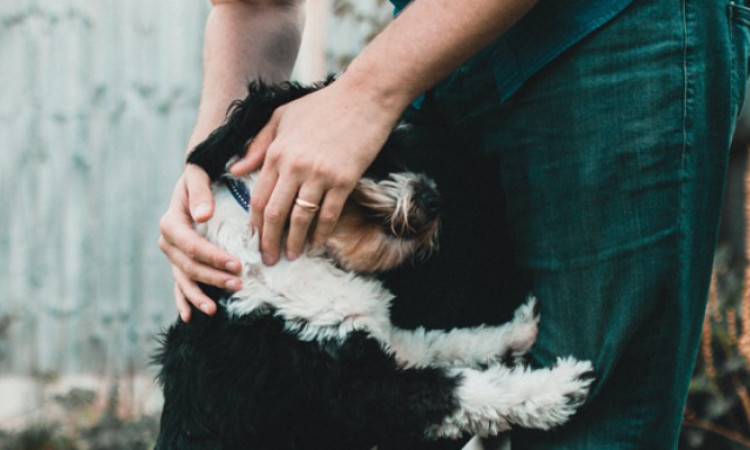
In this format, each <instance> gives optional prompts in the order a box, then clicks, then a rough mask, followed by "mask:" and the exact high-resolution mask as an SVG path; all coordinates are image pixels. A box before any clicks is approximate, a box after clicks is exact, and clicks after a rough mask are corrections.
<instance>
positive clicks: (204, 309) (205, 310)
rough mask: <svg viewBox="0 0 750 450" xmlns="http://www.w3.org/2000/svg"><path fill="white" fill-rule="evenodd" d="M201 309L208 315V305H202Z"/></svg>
mask: <svg viewBox="0 0 750 450" xmlns="http://www.w3.org/2000/svg"><path fill="white" fill-rule="evenodd" d="M200 308H201V311H203V312H204V313H206V314H208V303H201V306H200Z"/></svg>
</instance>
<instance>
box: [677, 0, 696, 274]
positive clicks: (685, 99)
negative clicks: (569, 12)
mask: <svg viewBox="0 0 750 450" xmlns="http://www.w3.org/2000/svg"><path fill="white" fill-rule="evenodd" d="M688 1H689V0H682V77H683V78H682V82H683V92H682V108H683V109H682V154H681V155H680V178H681V179H682V183H681V186H680V189H679V191H678V195H677V218H676V222H677V223H676V226H677V233H678V239H679V240H682V239H684V238H685V236H684V233H685V230H684V229H683V219H682V218H683V213H684V211H683V210H684V192H683V191H684V189H685V176H686V175H685V172H686V169H687V158H688V153H689V151H690V142H691V139H690V133H689V128H690V111H691V107H690V92H691V90H692V89H691V84H692V79H691V74H690V68H689V59H690V54H691V46H690V39H689V33H688V26H689V18H688V15H689V12H688ZM679 259H680V261H682V259H683V258H679ZM680 263H681V262H680Z"/></svg>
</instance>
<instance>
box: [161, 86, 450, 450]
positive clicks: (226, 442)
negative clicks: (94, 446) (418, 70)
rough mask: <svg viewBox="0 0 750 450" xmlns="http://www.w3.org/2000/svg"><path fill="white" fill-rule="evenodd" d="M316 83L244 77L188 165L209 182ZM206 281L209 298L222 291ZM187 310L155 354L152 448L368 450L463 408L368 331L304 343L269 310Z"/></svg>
mask: <svg viewBox="0 0 750 450" xmlns="http://www.w3.org/2000/svg"><path fill="white" fill-rule="evenodd" d="M328 82H330V80H329V81H328ZM328 82H326V83H328ZM323 85H324V84H321V85H319V86H313V87H304V86H300V85H298V84H295V83H285V84H283V85H281V86H280V87H279V86H274V87H272V86H268V85H264V84H262V83H252V84H250V86H249V95H248V97H247V98H246V99H245V100H243V101H238V102H235V103H234V104H233V106H232V108H231V110H230V112H231V114H230V115H229V117H228V120H227V123H226V124H225V125H223V126H222V127H220V128H218V129H217V130H216V131H215V132H214V133H212V134H211V135H210V136H209V137H208V138H207V139H206V140H205V141H204V142H203V143H201V144H200V145H198V146H197V147H196V148H195V149H194V151H193V152H192V153H191V154H190V155H189V157H188V162H189V163H192V164H196V165H198V166H200V167H202V168H203V169H205V170H206V172H207V173H208V174H209V176H210V178H211V180H212V181H216V180H217V179H218V178H219V177H220V176H222V175H223V174H224V173H225V171H226V170H225V167H226V164H227V162H228V161H230V160H231V159H232V158H233V157H241V156H243V155H244V154H245V151H246V147H247V143H248V141H249V140H250V139H251V138H252V137H253V136H255V135H256V134H257V133H258V132H259V131H260V129H261V128H262V127H263V125H265V123H266V122H267V121H268V120H269V118H270V117H271V115H272V113H273V111H274V110H275V109H276V108H277V107H278V106H280V105H281V104H284V103H287V102H289V101H292V100H294V99H296V98H299V97H301V96H303V95H306V94H307V93H310V92H312V91H314V90H315V89H317V88H319V87H322V86H323ZM408 134H409V133H408V132H407V131H406V129H405V128H401V129H396V130H394V132H393V133H392V135H391V137H390V138H389V139H388V141H387V143H386V144H385V146H384V149H383V151H381V156H379V157H378V159H377V160H376V162H375V163H374V164H373V165H372V166H371V167H370V169H369V171H368V176H373V177H375V178H378V177H384V176H385V175H387V173H388V172H389V171H392V169H393V166H392V162H391V161H389V160H390V158H391V157H390V156H389V155H392V154H398V153H400V152H403V151H404V150H405V149H406V148H407V147H408V146H409V145H412V144H411V143H410V142H409V137H408ZM202 287H203V289H204V291H205V292H206V293H207V294H208V295H209V296H211V297H212V298H213V299H214V300H220V299H222V298H227V297H228V295H229V294H228V293H227V292H226V291H223V290H221V289H217V288H212V287H208V286H202ZM192 317H193V319H192V320H191V321H190V322H189V323H183V322H181V321H179V320H178V321H177V322H176V323H175V324H174V325H173V326H172V327H171V328H170V329H169V330H168V331H167V332H166V333H165V337H164V342H163V347H162V351H161V352H160V353H159V354H158V355H157V356H156V357H155V362H156V363H157V364H159V365H161V372H160V374H159V381H160V382H161V384H162V385H163V389H164V397H165V405H164V411H163V413H162V422H161V430H160V433H159V437H158V442H157V446H156V447H157V449H159V450H172V449H178V450H190V449H217V450H221V449H225V450H233V449H252V450H264V449H268V450H287V449H288V450H292V449H299V450H306V449H307V450H322V449H327V450H336V449H342V450H343V449H346V450H357V449H362V450H369V449H370V448H372V447H373V446H374V445H376V444H377V445H381V446H387V445H388V444H389V443H390V442H397V441H400V440H403V439H409V440H420V439H422V438H423V437H424V433H425V430H426V429H427V428H428V426H430V425H436V424H439V423H440V422H441V420H442V419H443V418H444V417H446V416H447V415H449V414H450V413H451V412H453V411H454V410H455V409H456V408H457V407H458V403H457V399H456V398H455V396H454V392H455V389H456V386H457V384H458V383H459V381H460V380H459V379H457V378H456V377H452V376H449V375H448V374H447V373H446V371H444V370H441V369H436V368H419V369H404V368H402V367H399V365H398V364H397V363H396V361H395V359H394V357H393V355H391V354H389V353H387V352H386V351H384V350H383V348H382V347H381V345H380V344H379V343H378V342H377V341H376V340H375V339H374V338H372V337H371V336H369V335H368V334H367V333H366V332H364V331H357V332H353V333H351V334H350V335H348V336H347V338H346V339H345V340H343V341H341V342H340V341H333V340H332V341H327V342H304V341H301V340H300V339H298V338H297V336H295V335H294V334H293V333H292V332H289V331H285V327H284V319H283V318H281V317H278V316H276V315H274V313H273V311H271V310H268V311H261V312H256V313H254V314H252V315H250V316H245V317H241V318H234V319H230V318H229V317H228V316H227V314H226V310H225V309H224V307H223V306H220V307H219V310H218V312H217V314H216V315H215V316H214V317H208V316H205V315H203V314H201V313H199V312H198V311H197V310H194V313H193V315H192Z"/></svg>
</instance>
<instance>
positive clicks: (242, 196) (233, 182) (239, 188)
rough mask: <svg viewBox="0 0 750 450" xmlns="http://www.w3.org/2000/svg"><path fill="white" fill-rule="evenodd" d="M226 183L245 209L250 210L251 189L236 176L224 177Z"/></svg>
mask: <svg viewBox="0 0 750 450" xmlns="http://www.w3.org/2000/svg"><path fill="white" fill-rule="evenodd" d="M223 180H224V184H225V185H226V186H227V189H229V192H231V193H232V197H234V199H235V200H237V203H239V204H240V206H242V209H244V210H245V211H250V191H249V190H248V189H247V186H246V185H245V183H243V182H242V181H240V180H238V179H236V178H230V177H224V178H223Z"/></svg>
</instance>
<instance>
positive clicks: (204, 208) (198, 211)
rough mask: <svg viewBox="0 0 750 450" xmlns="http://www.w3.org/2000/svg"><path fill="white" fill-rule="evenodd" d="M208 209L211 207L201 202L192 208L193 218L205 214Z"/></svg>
mask: <svg viewBox="0 0 750 450" xmlns="http://www.w3.org/2000/svg"><path fill="white" fill-rule="evenodd" d="M210 209H211V207H210V206H208V204H206V203H201V204H200V205H198V206H196V207H195V208H194V209H193V218H196V217H203V216H205V215H206V214H208V211H209V210H210Z"/></svg>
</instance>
